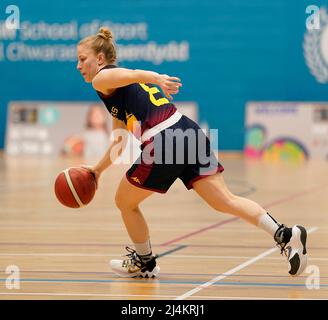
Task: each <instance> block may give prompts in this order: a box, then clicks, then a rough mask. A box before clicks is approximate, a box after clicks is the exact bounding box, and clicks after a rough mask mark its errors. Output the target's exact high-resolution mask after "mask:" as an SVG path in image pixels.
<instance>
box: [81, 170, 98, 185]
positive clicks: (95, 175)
mask: <svg viewBox="0 0 328 320" xmlns="http://www.w3.org/2000/svg"><path fill="white" fill-rule="evenodd" d="M81 167H82V168H84V169H87V170H88V171H89V172H91V173H92V174H93V176H94V177H95V181H96V189H98V181H99V178H100V174H101V172H100V171H99V170H97V169H96V168H95V167H93V166H91V165H87V164H83V165H81Z"/></svg>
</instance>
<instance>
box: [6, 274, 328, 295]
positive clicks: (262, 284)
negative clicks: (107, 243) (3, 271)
mask: <svg viewBox="0 0 328 320" xmlns="http://www.w3.org/2000/svg"><path fill="white" fill-rule="evenodd" d="M0 281H1V282H2V281H3V282H6V281H7V279H0ZM20 282H21V283H76V284H92V283H93V284H94V283H96V284H130V283H133V284H140V283H142V284H145V281H143V280H142V279H139V280H133V279H131V280H129V279H127V280H122V279H120V278H114V279H42V278H22V279H20ZM147 283H148V284H161V285H171V284H178V285H197V284H202V281H183V280H161V279H149V280H147ZM212 285H214V286H220V287H230V286H236V287H238V286H239V287H284V288H286V287H287V288H304V289H306V284H305V283H274V282H240V281H228V282H215V283H213V284H212ZM320 288H321V289H322V288H328V284H326V283H324V284H322V283H320ZM176 300H177V299H176Z"/></svg>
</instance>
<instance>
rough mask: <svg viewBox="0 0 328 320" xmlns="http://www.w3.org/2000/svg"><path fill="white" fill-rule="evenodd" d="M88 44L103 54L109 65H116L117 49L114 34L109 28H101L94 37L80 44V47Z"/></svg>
mask: <svg viewBox="0 0 328 320" xmlns="http://www.w3.org/2000/svg"><path fill="white" fill-rule="evenodd" d="M85 44H88V45H90V47H91V48H92V50H93V51H94V52H95V54H98V53H100V52H102V53H103V54H104V55H105V58H106V61H107V62H108V63H115V61H116V48H115V43H114V36H113V33H112V32H111V31H110V30H109V28H107V27H101V28H99V30H98V33H97V34H96V35H93V36H89V37H86V38H84V39H82V40H81V41H80V42H79V45H85Z"/></svg>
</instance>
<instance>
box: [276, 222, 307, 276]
mask: <svg viewBox="0 0 328 320" xmlns="http://www.w3.org/2000/svg"><path fill="white" fill-rule="evenodd" d="M306 238H307V232H306V229H305V228H304V227H302V226H299V225H295V226H293V227H292V228H288V227H287V226H285V225H283V224H282V225H280V226H279V228H278V230H277V231H276V234H275V235H274V239H275V241H276V242H277V245H278V246H280V248H281V254H283V253H284V254H285V255H286V256H287V260H288V264H289V271H288V272H289V274H290V275H291V276H298V275H300V274H301V273H302V272H303V271H304V269H305V268H306V266H307V252H306Z"/></svg>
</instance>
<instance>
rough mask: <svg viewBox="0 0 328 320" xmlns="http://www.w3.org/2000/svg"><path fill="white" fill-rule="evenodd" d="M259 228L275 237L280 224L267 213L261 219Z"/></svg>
mask: <svg viewBox="0 0 328 320" xmlns="http://www.w3.org/2000/svg"><path fill="white" fill-rule="evenodd" d="M257 226H258V227H259V228H261V229H263V230H264V231H266V232H268V233H269V234H271V235H272V236H274V235H275V233H276V231H277V229H278V228H279V226H280V224H279V223H278V222H277V221H276V220H275V219H274V218H273V217H271V216H270V214H269V213H265V214H263V215H262V216H261V217H260V219H259V222H258V225H257Z"/></svg>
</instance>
